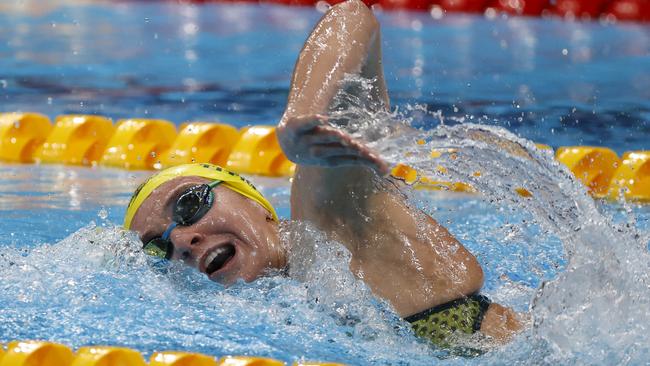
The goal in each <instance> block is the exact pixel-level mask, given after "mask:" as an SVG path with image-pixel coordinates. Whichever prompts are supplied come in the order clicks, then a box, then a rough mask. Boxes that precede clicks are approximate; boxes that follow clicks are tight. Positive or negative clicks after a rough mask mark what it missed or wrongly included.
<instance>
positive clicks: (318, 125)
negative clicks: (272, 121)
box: [276, 114, 388, 175]
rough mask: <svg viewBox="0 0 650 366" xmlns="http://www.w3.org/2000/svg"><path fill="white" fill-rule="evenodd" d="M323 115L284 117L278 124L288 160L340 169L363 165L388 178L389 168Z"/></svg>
mask: <svg viewBox="0 0 650 366" xmlns="http://www.w3.org/2000/svg"><path fill="white" fill-rule="evenodd" d="M327 120H328V118H327V116H324V115H320V114H313V115H301V116H295V117H285V118H283V119H282V121H281V122H280V123H279V124H278V127H277V130H276V132H277V136H278V140H279V141H280V146H282V150H283V151H284V153H285V155H287V157H288V158H289V160H291V161H293V162H294V163H296V164H301V165H316V166H323V167H339V166H350V165H364V166H368V167H371V168H373V169H375V170H376V171H377V172H378V173H379V174H381V175H385V174H388V165H387V164H386V162H385V161H383V160H382V159H381V158H380V157H379V156H378V155H377V154H376V153H374V152H373V151H372V150H370V148H368V147H367V146H366V145H364V144H363V143H361V142H359V141H357V140H355V139H353V138H352V137H351V136H350V135H348V134H347V133H345V132H343V131H341V130H340V129H338V128H336V127H332V126H330V125H328V124H327Z"/></svg>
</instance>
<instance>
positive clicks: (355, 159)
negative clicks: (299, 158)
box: [309, 139, 388, 174]
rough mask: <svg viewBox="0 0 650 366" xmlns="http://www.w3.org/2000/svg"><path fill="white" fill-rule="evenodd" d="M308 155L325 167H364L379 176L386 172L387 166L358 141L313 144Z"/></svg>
mask: <svg viewBox="0 0 650 366" xmlns="http://www.w3.org/2000/svg"><path fill="white" fill-rule="evenodd" d="M309 155H310V156H311V157H312V158H313V159H314V160H315V161H317V162H318V161H320V162H322V163H324V164H317V165H327V166H338V165H354V163H356V164H357V165H366V166H370V167H372V168H374V169H375V170H377V171H378V172H379V173H380V174H386V173H387V172H388V166H387V165H386V163H385V162H384V161H383V160H382V159H380V158H379V156H378V155H377V154H375V153H374V152H373V151H372V150H370V149H369V148H368V147H367V146H365V145H363V144H361V143H359V142H358V141H355V140H352V139H350V140H349V141H338V142H329V143H322V144H313V145H311V146H310V148H309Z"/></svg>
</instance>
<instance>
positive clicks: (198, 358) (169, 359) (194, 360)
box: [149, 351, 217, 366]
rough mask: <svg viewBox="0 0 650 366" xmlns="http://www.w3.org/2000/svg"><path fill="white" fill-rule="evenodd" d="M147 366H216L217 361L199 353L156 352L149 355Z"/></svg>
mask: <svg viewBox="0 0 650 366" xmlns="http://www.w3.org/2000/svg"><path fill="white" fill-rule="evenodd" d="M149 366H217V360H215V359H214V358H213V357H209V356H206V355H202V354H199V353H187V352H171V351H168V352H156V353H154V354H153V355H151V360H150V361H149Z"/></svg>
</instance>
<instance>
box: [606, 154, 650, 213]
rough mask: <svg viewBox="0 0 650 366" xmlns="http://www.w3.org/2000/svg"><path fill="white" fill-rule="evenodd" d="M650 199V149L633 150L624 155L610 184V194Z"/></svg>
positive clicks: (626, 197) (643, 199)
mask: <svg viewBox="0 0 650 366" xmlns="http://www.w3.org/2000/svg"><path fill="white" fill-rule="evenodd" d="M621 192H622V193H623V195H624V197H625V199H627V200H633V201H645V202H648V201H650V151H632V152H627V153H625V154H624V155H623V160H622V162H621V166H620V167H619V168H618V169H617V170H616V172H615V173H614V176H613V178H612V183H611V185H610V190H609V196H610V197H611V198H613V199H618V197H619V194H620V193H621Z"/></svg>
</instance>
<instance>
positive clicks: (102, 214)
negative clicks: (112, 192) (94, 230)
mask: <svg viewBox="0 0 650 366" xmlns="http://www.w3.org/2000/svg"><path fill="white" fill-rule="evenodd" d="M97 216H98V217H99V218H100V219H102V220H106V219H107V218H108V210H106V208H104V207H102V208H101V209H100V210H99V212H98V213H97Z"/></svg>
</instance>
